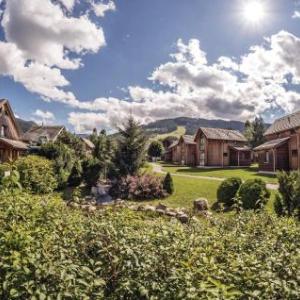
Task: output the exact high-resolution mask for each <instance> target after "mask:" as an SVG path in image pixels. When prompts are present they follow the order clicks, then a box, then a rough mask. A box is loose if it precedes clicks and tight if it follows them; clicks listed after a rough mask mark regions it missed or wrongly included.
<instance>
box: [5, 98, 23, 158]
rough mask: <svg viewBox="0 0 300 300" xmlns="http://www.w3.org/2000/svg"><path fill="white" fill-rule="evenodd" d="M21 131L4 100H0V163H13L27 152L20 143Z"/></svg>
mask: <svg viewBox="0 0 300 300" xmlns="http://www.w3.org/2000/svg"><path fill="white" fill-rule="evenodd" d="M21 135H22V133H21V130H20V128H19V125H18V123H17V121H16V118H15V116H14V113H13V111H12V108H11V106H10V104H9V102H8V100H6V99H2V100H0V162H1V163H4V162H8V161H13V160H16V159H18V158H19V156H20V155H23V154H25V153H26V152H27V150H28V145H27V144H26V143H24V142H22V141H21Z"/></svg>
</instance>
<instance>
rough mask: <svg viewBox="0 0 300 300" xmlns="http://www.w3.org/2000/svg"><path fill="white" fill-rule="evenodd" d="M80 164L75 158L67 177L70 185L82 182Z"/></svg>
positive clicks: (77, 184)
mask: <svg viewBox="0 0 300 300" xmlns="http://www.w3.org/2000/svg"><path fill="white" fill-rule="evenodd" d="M82 171H83V170H82V165H81V162H80V161H79V160H76V161H75V163H74V166H73V168H72V170H71V174H70V176H69V179H68V183H69V185H70V186H79V185H80V184H81V182H82Z"/></svg>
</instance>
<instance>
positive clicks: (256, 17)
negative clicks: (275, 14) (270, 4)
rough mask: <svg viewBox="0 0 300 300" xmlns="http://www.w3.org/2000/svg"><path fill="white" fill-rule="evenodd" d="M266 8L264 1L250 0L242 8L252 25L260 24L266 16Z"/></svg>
mask: <svg viewBox="0 0 300 300" xmlns="http://www.w3.org/2000/svg"><path fill="white" fill-rule="evenodd" d="M265 15H266V8H265V5H264V4H263V3H262V1H258V0H250V1H247V2H246V3H245V4H244V6H243V10H242V16H243V18H244V19H245V20H246V21H247V23H250V24H252V25H259V24H260V23H261V22H262V21H263V20H264V18H265Z"/></svg>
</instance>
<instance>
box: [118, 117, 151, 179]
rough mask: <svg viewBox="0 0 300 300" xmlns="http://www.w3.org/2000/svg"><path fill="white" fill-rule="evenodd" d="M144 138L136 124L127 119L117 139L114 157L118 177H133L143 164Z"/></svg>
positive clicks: (138, 125) (131, 119) (130, 118)
mask: <svg viewBox="0 0 300 300" xmlns="http://www.w3.org/2000/svg"><path fill="white" fill-rule="evenodd" d="M145 150H146V136H145V134H144V132H143V130H142V128H141V126H140V124H139V123H138V122H136V121H135V120H134V118H133V117H129V119H128V120H127V122H126V123H125V124H124V126H123V128H119V137H118V143H117V150H116V155H115V167H116V168H117V170H118V175H119V176H126V175H135V174H137V172H138V170H139V169H140V168H141V167H142V166H143V164H144V162H145V157H146V156H145V152H146V151H145Z"/></svg>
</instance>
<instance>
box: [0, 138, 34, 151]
mask: <svg viewBox="0 0 300 300" xmlns="http://www.w3.org/2000/svg"><path fill="white" fill-rule="evenodd" d="M0 142H3V143H5V144H7V145H9V146H11V147H12V148H15V149H18V150H27V149H28V145H27V144H25V143H23V142H21V141H16V140H10V139H6V138H0Z"/></svg>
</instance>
